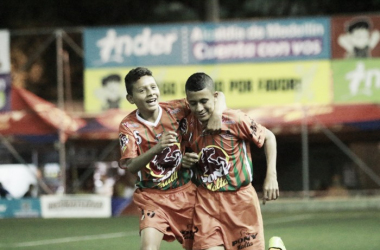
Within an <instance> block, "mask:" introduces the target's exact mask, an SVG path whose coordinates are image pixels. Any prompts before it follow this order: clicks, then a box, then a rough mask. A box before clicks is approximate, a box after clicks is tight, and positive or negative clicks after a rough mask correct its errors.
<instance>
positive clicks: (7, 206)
mask: <svg viewBox="0 0 380 250" xmlns="http://www.w3.org/2000/svg"><path fill="white" fill-rule="evenodd" d="M29 217H41V206H40V199H37V198H25V199H9V200H7V199H0V218H29Z"/></svg>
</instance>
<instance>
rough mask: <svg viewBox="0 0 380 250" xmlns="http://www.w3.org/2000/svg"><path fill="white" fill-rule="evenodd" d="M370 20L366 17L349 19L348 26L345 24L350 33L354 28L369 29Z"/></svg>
mask: <svg viewBox="0 0 380 250" xmlns="http://www.w3.org/2000/svg"><path fill="white" fill-rule="evenodd" d="M370 26H371V25H370V22H369V21H368V20H366V19H358V20H354V21H351V22H350V23H349V24H348V26H347V31H348V32H349V33H352V32H353V31H354V30H356V29H367V30H369V28H370Z"/></svg>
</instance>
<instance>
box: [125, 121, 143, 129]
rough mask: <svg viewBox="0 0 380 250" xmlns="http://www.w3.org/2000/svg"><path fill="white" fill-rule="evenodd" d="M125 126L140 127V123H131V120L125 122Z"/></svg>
mask: <svg viewBox="0 0 380 250" xmlns="http://www.w3.org/2000/svg"><path fill="white" fill-rule="evenodd" d="M123 126H124V127H127V128H138V127H139V125H138V124H137V123H130V122H124V123H123Z"/></svg>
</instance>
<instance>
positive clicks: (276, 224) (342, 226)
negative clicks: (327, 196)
mask: <svg viewBox="0 0 380 250" xmlns="http://www.w3.org/2000/svg"><path fill="white" fill-rule="evenodd" d="M263 216H264V224H265V237H266V242H268V240H269V238H270V237H271V236H274V235H276V236H280V237H281V238H282V239H283V241H284V243H285V246H286V248H287V250H310V249H311V250H313V249H315V250H321V249H322V250H342V249H344V250H351V249H352V250H354V249H355V250H361V249H365V250H370V249H378V248H379V247H380V211H378V210H377V211H355V212H354V211H350V212H318V213H316V212H315V213H299V212H297V213H286V214H279V213H275V214H274V213H264V214H263ZM138 220H139V218H137V217H119V218H108V219H39V218H35V219H0V249H1V250H3V249H25V250H27V249H28V250H29V249H30V250H32V249H35V250H37V249H38V250H47V249H49V250H51V249H64V250H87V249H91V250H92V249H94V250H95V249H96V250H98V249H106V250H122V249H123V250H129V249H131V250H134V249H139V240H140V239H139V236H138V233H137V228H138ZM161 249H162V250H174V249H182V248H181V247H180V245H179V244H178V243H176V242H172V243H166V242H164V243H163V244H162V245H161Z"/></svg>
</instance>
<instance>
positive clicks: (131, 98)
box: [125, 94, 135, 104]
mask: <svg viewBox="0 0 380 250" xmlns="http://www.w3.org/2000/svg"><path fill="white" fill-rule="evenodd" d="M125 97H126V98H127V100H128V102H129V103H130V104H135V101H134V100H133V96H131V95H128V94H127V95H126V96H125Z"/></svg>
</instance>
